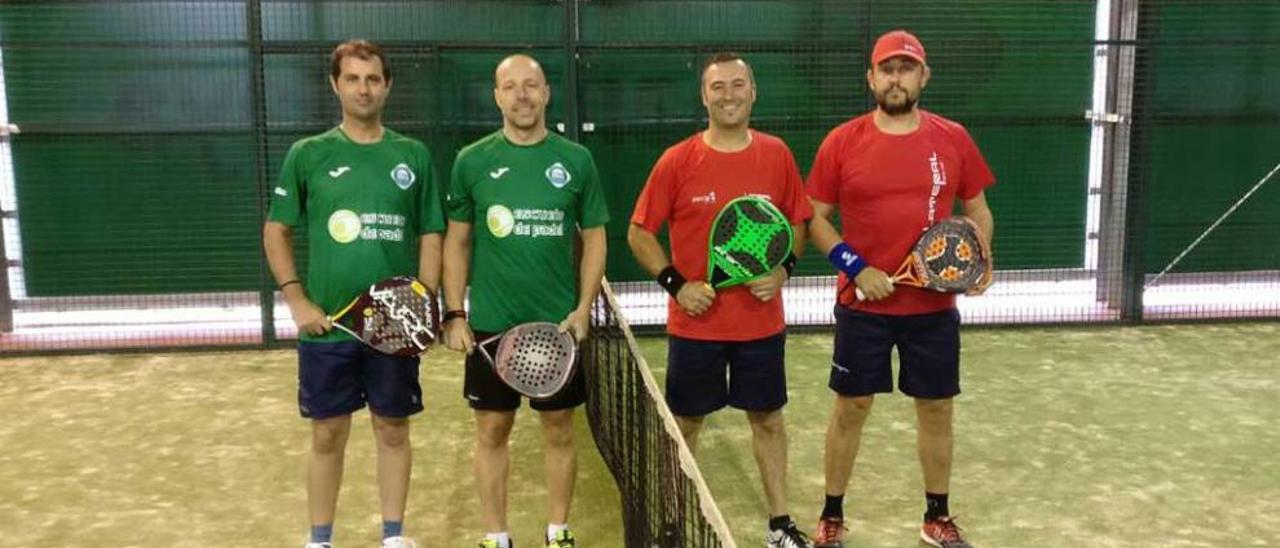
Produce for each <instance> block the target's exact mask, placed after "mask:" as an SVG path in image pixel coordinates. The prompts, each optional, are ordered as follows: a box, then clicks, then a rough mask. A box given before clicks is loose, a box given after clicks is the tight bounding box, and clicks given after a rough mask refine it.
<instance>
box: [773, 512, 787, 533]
mask: <svg viewBox="0 0 1280 548" xmlns="http://www.w3.org/2000/svg"><path fill="white" fill-rule="evenodd" d="M790 524H791V515H790V514H782V515H781V516H771V517H770V518H769V530H770V531H777V530H779V529H782V528H785V527H786V526H788V525H790Z"/></svg>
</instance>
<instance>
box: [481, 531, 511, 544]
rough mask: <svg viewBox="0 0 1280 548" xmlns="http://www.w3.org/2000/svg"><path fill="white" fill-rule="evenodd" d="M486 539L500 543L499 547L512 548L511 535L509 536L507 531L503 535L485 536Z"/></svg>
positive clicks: (492, 534) (491, 534)
mask: <svg viewBox="0 0 1280 548" xmlns="http://www.w3.org/2000/svg"><path fill="white" fill-rule="evenodd" d="M484 538H486V539H489V540H496V541H498V546H501V547H502V548H511V535H509V534H507V532H506V531H503V532H501V533H489V534H487V535H485V536H484Z"/></svg>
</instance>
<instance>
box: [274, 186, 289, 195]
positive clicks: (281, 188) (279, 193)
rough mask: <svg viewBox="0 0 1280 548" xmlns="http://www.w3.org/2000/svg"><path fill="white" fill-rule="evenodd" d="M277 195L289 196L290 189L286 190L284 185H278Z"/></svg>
mask: <svg viewBox="0 0 1280 548" xmlns="http://www.w3.org/2000/svg"><path fill="white" fill-rule="evenodd" d="M276 195H279V196H285V197H288V196H289V191H288V190H285V189H284V187H282V186H278V187H276Z"/></svg>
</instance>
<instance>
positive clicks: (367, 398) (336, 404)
mask: <svg viewBox="0 0 1280 548" xmlns="http://www.w3.org/2000/svg"><path fill="white" fill-rule="evenodd" d="M366 402H367V403H368V404H369V409H370V410H372V411H373V412H374V413H376V414H378V415H381V416H383V417H394V418H402V417H408V416H409V415H413V414H415V413H418V412H419V411H422V387H421V386H420V385H419V384H418V358H416V357H414V358H400V357H395V356H388V355H386V354H383V353H381V352H378V351H377V350H374V349H372V348H369V347H368V346H365V345H364V344H363V343H360V342H356V341H344V342H300V343H298V411H299V412H300V413H301V414H302V416H303V417H306V418H308V419H327V418H332V417H338V416H342V415H350V414H351V413H354V412H355V411H357V410H359V409H360V408H361V407H364V406H365V403H366Z"/></svg>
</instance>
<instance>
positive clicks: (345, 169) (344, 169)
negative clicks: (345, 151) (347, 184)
mask: <svg viewBox="0 0 1280 548" xmlns="http://www.w3.org/2000/svg"><path fill="white" fill-rule="evenodd" d="M348 171H351V166H341V167H338V168H334V169H331V170H329V176H330V177H333V178H334V179H337V178H338V177H341V176H342V174H343V173H346V172H348Z"/></svg>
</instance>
